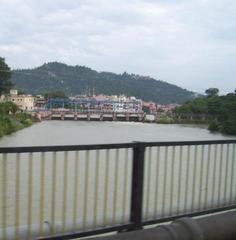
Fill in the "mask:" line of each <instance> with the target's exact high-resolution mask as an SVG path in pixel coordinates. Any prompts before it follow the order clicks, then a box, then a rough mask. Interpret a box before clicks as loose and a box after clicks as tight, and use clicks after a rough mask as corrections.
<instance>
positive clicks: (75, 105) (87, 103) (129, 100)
mask: <svg viewBox="0 0 236 240" xmlns="http://www.w3.org/2000/svg"><path fill="white" fill-rule="evenodd" d="M0 101H1V102H7V101H10V102H13V103H15V104H16V105H17V106H18V108H19V109H20V110H22V111H26V112H41V113H42V112H43V111H57V112H68V111H73V112H74V113H77V112H81V113H82V112H96V113H99V112H100V113H108V112H109V113H124V114H127V113H129V114H147V115H152V116H153V117H151V118H150V119H153V120H154V119H155V118H156V117H158V116H162V115H169V114H172V112H173V110H174V109H175V108H176V106H178V105H177V104H167V105H162V104H158V103H155V102H152V101H149V102H146V101H143V100H141V99H137V98H136V97H134V96H130V97H128V96H125V95H119V96H118V95H112V96H107V95H103V94H99V95H95V94H92V95H89V94H85V95H77V96H73V97H66V98H58V97H54V98H52V97H45V96H44V95H36V96H33V95H29V94H20V93H18V91H17V90H16V89H12V90H10V92H9V94H5V95H2V96H1V98H0Z"/></svg>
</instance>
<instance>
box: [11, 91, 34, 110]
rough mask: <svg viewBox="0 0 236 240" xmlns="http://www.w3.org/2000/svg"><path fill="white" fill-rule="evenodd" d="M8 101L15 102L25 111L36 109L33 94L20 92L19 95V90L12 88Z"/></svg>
mask: <svg viewBox="0 0 236 240" xmlns="http://www.w3.org/2000/svg"><path fill="white" fill-rule="evenodd" d="M7 100H8V101H11V102H13V103H15V104H16V105H17V106H18V108H19V109H21V110H23V111H32V110H34V97H33V96H32V95H26V94H20V95H18V91H17V90H15V89H14V90H10V95H9V96H8V99H7Z"/></svg>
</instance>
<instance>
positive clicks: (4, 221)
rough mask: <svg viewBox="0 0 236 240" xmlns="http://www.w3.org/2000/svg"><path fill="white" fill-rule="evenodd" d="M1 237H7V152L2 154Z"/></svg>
mask: <svg viewBox="0 0 236 240" xmlns="http://www.w3.org/2000/svg"><path fill="white" fill-rule="evenodd" d="M2 161H3V162H2V165H3V166H2V194H1V195H2V198H1V201H2V237H3V239H7V229H6V228H7V181H8V175H7V154H3V155H2Z"/></svg>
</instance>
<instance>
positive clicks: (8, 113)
mask: <svg viewBox="0 0 236 240" xmlns="http://www.w3.org/2000/svg"><path fill="white" fill-rule="evenodd" d="M37 121H38V120H37V118H35V117H33V116H32V115H31V114H29V113H22V112H19V111H18V109H17V106H16V105H15V104H13V103H10V102H7V103H0V137H2V136H4V135H7V134H11V133H13V132H16V131H18V130H20V129H23V128H25V127H29V126H31V125H32V124H33V123H35V122H37Z"/></svg>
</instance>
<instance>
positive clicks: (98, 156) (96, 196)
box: [93, 150, 100, 228]
mask: <svg viewBox="0 0 236 240" xmlns="http://www.w3.org/2000/svg"><path fill="white" fill-rule="evenodd" d="M99 165H100V150H96V159H95V184H94V208H93V227H94V228H96V227H97V206H98V186H99Z"/></svg>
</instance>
